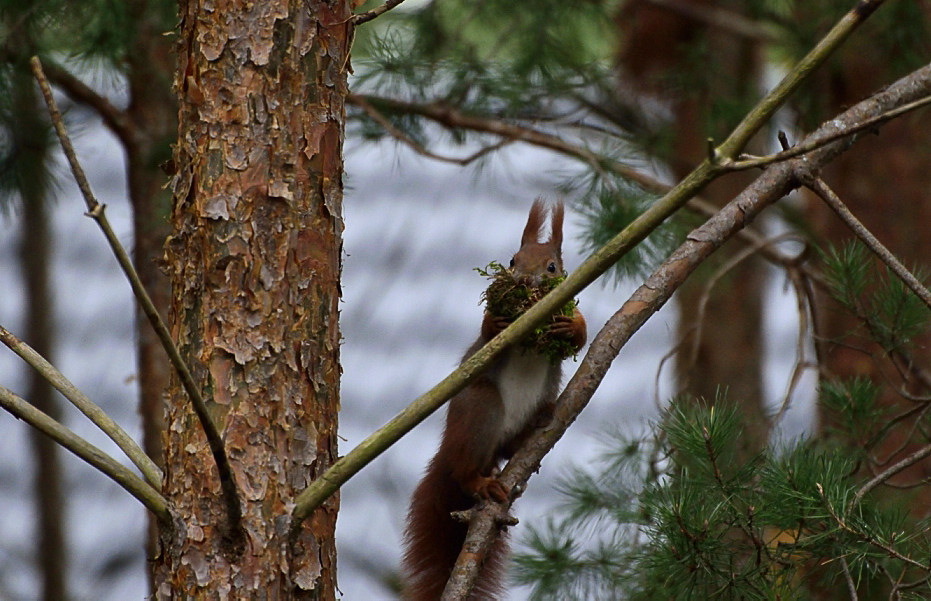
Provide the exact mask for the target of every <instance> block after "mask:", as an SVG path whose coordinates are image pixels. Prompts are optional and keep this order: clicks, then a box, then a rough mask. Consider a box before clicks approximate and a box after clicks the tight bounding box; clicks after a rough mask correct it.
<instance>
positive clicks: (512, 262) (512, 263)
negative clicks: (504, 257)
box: [508, 258, 514, 267]
mask: <svg viewBox="0 0 931 601" xmlns="http://www.w3.org/2000/svg"><path fill="white" fill-rule="evenodd" d="M508 267H514V259H513V258H512V259H511V264H510V265H508Z"/></svg>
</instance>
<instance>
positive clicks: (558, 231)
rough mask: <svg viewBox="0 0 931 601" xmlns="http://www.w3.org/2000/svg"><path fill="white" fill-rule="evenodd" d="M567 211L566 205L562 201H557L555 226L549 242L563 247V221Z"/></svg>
mask: <svg viewBox="0 0 931 601" xmlns="http://www.w3.org/2000/svg"><path fill="white" fill-rule="evenodd" d="M565 213H566V207H565V205H563V203H562V202H558V203H556V206H555V207H553V227H552V230H551V231H550V239H549V241H548V242H547V244H550V245H552V246H555V247H556V248H557V249H562V221H563V217H564V216H565Z"/></svg>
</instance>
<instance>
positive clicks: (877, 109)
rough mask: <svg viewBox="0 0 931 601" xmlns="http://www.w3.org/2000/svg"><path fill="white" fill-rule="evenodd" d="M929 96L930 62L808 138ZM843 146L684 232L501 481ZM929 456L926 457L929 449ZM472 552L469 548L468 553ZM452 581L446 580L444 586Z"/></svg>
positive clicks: (521, 475)
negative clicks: (677, 301)
mask: <svg viewBox="0 0 931 601" xmlns="http://www.w3.org/2000/svg"><path fill="white" fill-rule="evenodd" d="M928 93H931V65H928V66H926V67H924V68H922V69H919V70H918V71H916V72H914V73H912V74H911V75H909V76H907V77H905V78H903V79H901V80H899V81H898V82H896V83H894V84H893V85H891V86H890V87H888V88H887V89H886V90H884V91H882V92H880V93H878V94H876V95H875V96H873V97H871V98H869V99H867V100H865V101H863V102H861V103H859V104H857V105H855V106H854V107H852V108H850V109H849V110H847V111H845V112H844V113H842V114H841V115H839V116H838V117H837V118H835V119H832V120H831V121H829V122H827V123H825V124H824V125H822V126H821V127H820V128H819V129H818V130H817V131H816V132H814V133H813V134H812V135H811V136H809V138H808V139H820V138H822V137H826V136H830V135H832V134H833V132H835V131H837V130H838V129H842V128H845V127H848V126H850V125H852V124H853V123H857V122H859V121H862V120H864V119H869V118H870V117H872V116H873V115H876V114H879V113H881V112H883V111H886V110H889V109H890V108H894V107H896V106H901V105H902V104H904V103H907V102H911V101H912V100H914V99H915V98H917V97H921V96H924V95H927V94H928ZM848 147H849V145H847V144H844V143H843V142H833V143H831V144H829V145H827V146H824V147H823V148H821V149H819V150H817V151H815V152H813V153H812V154H810V155H807V156H805V157H802V158H797V159H792V160H791V161H788V162H785V163H780V164H778V165H774V166H771V167H770V168H768V169H767V170H766V171H764V172H763V174H762V175H760V176H759V177H758V178H757V179H756V180H755V181H754V182H753V183H752V184H751V185H750V186H749V187H748V188H746V189H745V190H744V191H743V192H741V194H740V195H739V196H738V197H737V198H735V199H734V200H732V201H731V202H730V203H728V204H727V205H726V206H725V207H724V208H723V209H721V210H720V211H719V212H718V213H717V214H716V215H715V216H714V217H712V218H711V219H709V220H708V221H707V222H705V224H703V225H702V226H701V227H699V228H698V229H697V230H695V231H693V232H692V233H691V234H689V236H688V237H687V239H686V241H685V243H683V244H682V246H680V247H679V248H678V249H677V250H676V251H675V252H674V253H673V254H672V255H670V257H669V258H668V259H666V261H665V262H664V263H663V264H662V265H661V266H660V267H659V268H658V269H657V270H656V271H655V272H654V273H653V274H652V275H651V276H650V277H649V278H648V279H647V280H646V282H644V284H643V285H642V286H640V288H638V289H637V290H636V291H635V292H634V294H633V295H632V296H631V297H630V299H628V300H627V302H626V303H624V305H623V306H622V307H621V309H620V310H619V311H618V312H617V313H615V314H614V315H613V316H612V317H611V318H610V319H609V320H608V322H607V323H606V324H605V326H604V327H603V328H602V329H601V331H600V332H599V333H598V335H597V336H596V337H595V339H594V340H593V341H592V344H591V346H590V347H589V350H588V353H587V354H586V355H585V358H584V359H583V360H582V362H581V364H580V365H579V368H578V370H577V371H576V373H575V374H574V375H573V376H572V379H571V380H570V381H569V384H568V385H567V386H566V389H565V390H564V391H563V393H562V394H561V395H560V396H559V399H558V400H557V406H556V410H555V412H554V416H553V419H552V421H551V422H550V423H549V424H548V425H546V426H544V427H542V428H540V429H538V430H537V431H536V432H535V433H534V434H533V435H532V436H531V437H530V438H529V439H528V440H527V442H526V444H525V445H524V446H522V447H521V448H520V449H519V450H518V451H517V452H516V453H515V454H514V456H513V458H512V459H511V461H510V462H509V463H508V465H507V466H505V468H504V471H503V472H502V474H501V477H500V480H501V482H502V484H503V485H504V486H505V487H509V488H510V489H511V490H515V491H517V490H521V489H523V488H524V487H525V484H526V482H527V480H528V479H529V478H530V476H531V475H532V474H533V473H535V472H536V471H537V470H538V469H539V467H540V464H541V462H542V460H543V457H545V456H546V454H547V453H549V451H550V449H552V448H553V446H554V445H555V444H556V442H557V441H558V440H559V439H560V438H561V437H562V435H563V434H564V433H565V431H566V430H567V429H568V427H569V426H570V425H571V424H572V422H573V421H575V419H576V417H578V415H579V413H581V411H582V410H583V409H584V408H585V407H586V405H587V404H588V402H589V400H591V397H592V395H593V394H594V392H595V390H596V389H597V388H598V386H599V384H600V383H601V381H602V379H603V378H604V376H605V374H606V373H607V371H608V368H609V367H610V366H611V363H612V362H613V361H614V359H615V358H616V357H617V355H618V353H619V352H620V350H621V349H622V348H623V347H624V345H625V344H626V343H627V342H628V341H629V340H630V338H631V337H632V336H633V335H634V334H635V333H636V332H637V330H638V329H639V328H640V327H641V326H642V325H643V324H644V323H646V321H647V319H649V318H650V317H651V316H652V315H653V314H654V313H655V312H656V311H658V310H659V309H660V308H661V307H662V306H663V305H664V304H665V303H666V301H668V300H669V298H670V296H671V295H672V294H673V292H674V291H675V290H676V289H677V288H678V287H679V286H680V285H681V284H682V283H683V282H684V281H685V279H686V278H687V277H688V276H689V275H690V274H691V273H692V272H693V271H694V270H695V269H696V268H697V267H698V266H699V265H700V264H701V263H702V262H703V261H704V260H705V259H706V258H707V257H709V256H710V255H711V254H712V253H713V252H714V251H715V250H716V249H717V248H719V247H720V246H721V245H722V244H723V243H724V242H725V241H726V240H728V239H729V238H731V237H732V236H734V235H735V234H736V233H737V232H738V231H740V230H741V229H742V228H743V227H745V226H746V225H747V224H748V223H749V222H750V221H751V220H752V219H753V218H754V217H756V216H757V215H758V214H759V213H760V212H761V211H762V210H763V209H764V208H765V207H767V206H768V205H770V204H772V203H774V202H776V201H777V200H779V199H780V198H782V197H783V196H785V195H786V194H787V193H788V192H790V191H792V190H793V189H795V188H797V187H799V185H801V181H802V180H803V179H805V178H808V177H812V176H813V175H814V174H816V173H817V172H818V170H819V169H821V168H822V167H823V166H824V165H826V164H827V163H829V162H830V161H832V160H833V159H834V158H836V157H837V156H838V155H839V154H841V153H842V152H844V151H845V150H847V148H848ZM544 300H546V299H544ZM541 302H543V301H541ZM928 452H929V453H931V445H929V451H928ZM512 502H513V500H512ZM472 528H478V529H479V531H480V533H481V535H482V536H483V539H484V541H485V543H486V549H487V547H489V546H490V545H491V544H493V542H494V539H495V536H496V534H497V530H498V527H497V525H496V520H495V518H494V516H493V515H492V512H491V511H479V512H476V513H475V515H474V517H473V520H472V522H471V523H470V529H472ZM475 554H476V551H475V549H473V556H474V555H475ZM468 560H469V557H462V556H460V561H465V562H468ZM477 567H478V566H473V569H472V570H469V571H468V573H467V576H468V577H470V578H474V576H475V575H476V574H477ZM453 584H454V583H453V582H452V581H451V582H450V586H452V585H453ZM459 586H461V585H459ZM466 588H468V587H466Z"/></svg>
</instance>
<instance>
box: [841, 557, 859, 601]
mask: <svg viewBox="0 0 931 601" xmlns="http://www.w3.org/2000/svg"><path fill="white" fill-rule="evenodd" d="M840 566H841V571H843V573H844V581H845V582H846V583H847V594H848V595H850V599H851V601H858V600H859V599H860V597H859V596H857V585H856V583H854V581H853V575H851V573H850V566H849V565H847V558H846V557H844V556H841V558H840Z"/></svg>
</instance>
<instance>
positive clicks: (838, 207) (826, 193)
mask: <svg viewBox="0 0 931 601" xmlns="http://www.w3.org/2000/svg"><path fill="white" fill-rule="evenodd" d="M805 185H806V186H807V187H808V188H809V189H810V190H811V191H812V192H814V193H815V194H817V195H818V197H819V198H820V199H821V200H823V201H824V203H825V204H827V205H828V206H829V207H830V208H831V210H832V211H834V213H835V214H836V215H837V216H838V217H840V218H841V221H843V222H844V223H845V224H847V227H849V228H850V229H851V230H852V231H853V233H854V234H855V235H856V236H857V238H859V239H860V240H862V241H863V243H864V244H866V246H867V247H869V249H870V250H871V251H873V254H875V255H876V256H877V257H879V259H880V260H881V261H882V262H883V263H885V264H886V266H888V267H889V269H890V270H891V271H892V272H893V273H894V274H896V275H897V276H899V279H901V280H902V282H903V283H904V284H905V285H906V286H908V287H909V289H910V290H911V291H912V292H914V293H915V295H916V296H917V297H918V298H920V299H921V301H922V302H923V303H924V304H925V305H927V307H928V308H929V309H931V292H928V289H927V288H925V287H924V285H923V284H922V283H921V282H920V281H919V280H918V278H916V277H915V276H914V274H912V272H911V271H909V270H908V268H907V267H905V265H903V264H902V262H901V261H899V260H898V259H897V258H896V256H895V255H894V254H892V253H891V252H889V249H888V248H886V247H885V246H884V245H883V243H882V242H880V241H879V239H878V238H877V237H876V236H874V235H873V233H872V232H870V231H869V230H868V229H867V228H866V226H865V225H863V223H861V222H860V220H859V219H857V217H856V216H855V215H854V214H853V213H852V212H851V211H850V209H848V208H847V205H845V204H844V202H843V201H842V200H841V199H840V198H839V197H838V196H837V194H835V193H834V190H832V189H831V188H830V187H829V186H828V185H827V184H826V183H825V182H824V180H823V179H821V178H819V177H815V178H814V179H812V180H811V181H806V182H805Z"/></svg>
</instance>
